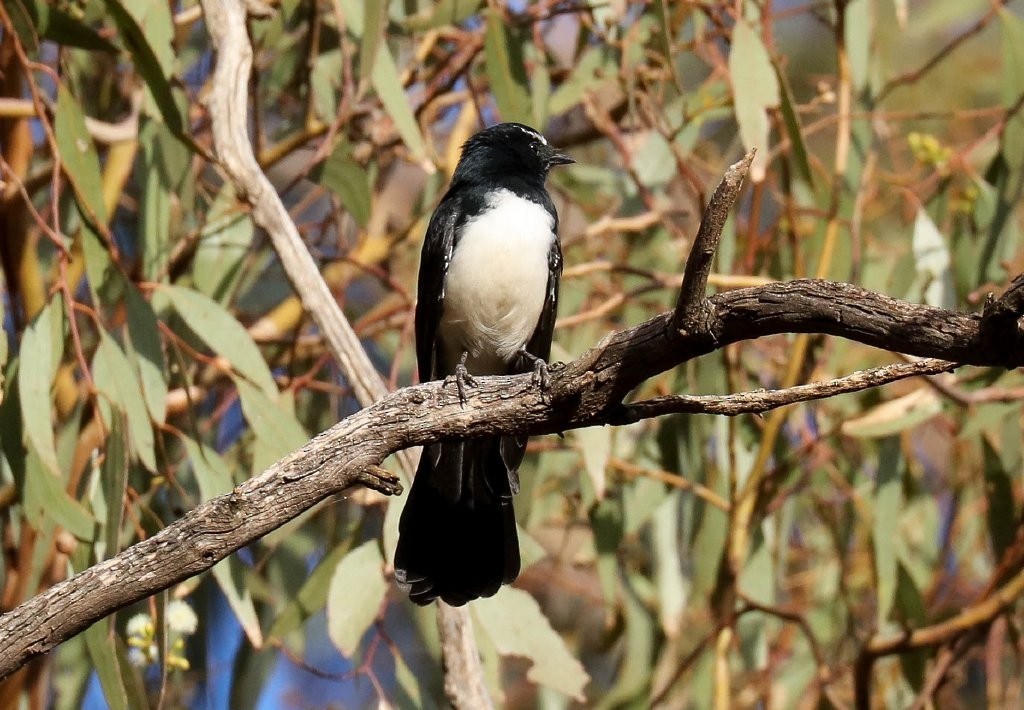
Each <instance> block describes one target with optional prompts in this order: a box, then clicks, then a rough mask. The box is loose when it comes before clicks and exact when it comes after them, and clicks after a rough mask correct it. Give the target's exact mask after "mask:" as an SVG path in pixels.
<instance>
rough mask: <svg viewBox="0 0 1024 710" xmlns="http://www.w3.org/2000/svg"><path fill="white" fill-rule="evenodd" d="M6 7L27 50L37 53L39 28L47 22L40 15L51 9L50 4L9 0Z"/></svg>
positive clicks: (15, 30)
mask: <svg viewBox="0 0 1024 710" xmlns="http://www.w3.org/2000/svg"><path fill="white" fill-rule="evenodd" d="M4 9H5V10H7V13H8V15H9V16H10V18H11V24H12V25H14V33H15V34H16V35H18V39H20V40H21V43H22V44H23V45H24V46H25V50H26V51H28V52H30V53H32V54H35V53H36V52H37V51H38V50H39V28H40V27H41V26H42V25H43V24H45V19H44V18H42V17H40V14H41V13H45V12H46V11H47V10H48V9H49V5H47V4H46V3H39V5H36V4H35V3H33V2H29V3H28V4H26V3H25V2H22V0H7V2H5V3H4Z"/></svg>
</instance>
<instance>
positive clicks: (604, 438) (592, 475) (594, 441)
mask: <svg viewBox="0 0 1024 710" xmlns="http://www.w3.org/2000/svg"><path fill="white" fill-rule="evenodd" d="M573 436H574V438H575V439H576V442H577V446H578V448H579V450H580V453H581V454H582V455H583V469H584V470H585V471H586V473H587V477H588V478H589V479H590V484H591V485H592V486H593V489H594V498H595V499H596V500H603V499H604V493H605V486H606V480H605V471H606V470H607V469H608V459H609V458H611V453H612V430H611V427H604V426H595V427H586V428H583V429H577V430H576V431H575V432H573Z"/></svg>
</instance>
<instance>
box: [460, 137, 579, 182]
mask: <svg viewBox="0 0 1024 710" xmlns="http://www.w3.org/2000/svg"><path fill="white" fill-rule="evenodd" d="M574 162H576V161H574V160H573V159H572V158H570V157H569V156H567V155H565V154H564V153H560V152H558V151H557V150H556V149H554V148H552V147H551V146H550V145H548V142H547V139H545V138H544V136H542V135H541V134H540V132H538V131H536V130H534V129H532V128H530V127H529V126H524V125H523V124H522V123H499V124H498V125H496V126H491V127H490V128H485V129H484V130H482V131H480V132H479V133H477V134H476V135H475V136H473V137H472V138H470V139H469V140H468V141H466V144H465V145H464V146H462V158H461V159H460V160H459V164H458V167H456V168H455V175H454V176H453V182H463V181H467V182H481V181H490V180H492V179H500V178H501V177H502V176H506V177H513V176H514V177H519V178H525V179H528V180H531V181H533V180H539V181H540V182H541V183H543V182H544V179H545V178H546V177H547V175H548V171H549V170H550V169H551V168H552V167H554V166H556V165H565V164H567V163H574Z"/></svg>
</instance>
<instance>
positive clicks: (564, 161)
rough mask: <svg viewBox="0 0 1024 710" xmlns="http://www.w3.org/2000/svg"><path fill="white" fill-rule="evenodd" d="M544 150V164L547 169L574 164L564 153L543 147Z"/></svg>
mask: <svg viewBox="0 0 1024 710" xmlns="http://www.w3.org/2000/svg"><path fill="white" fill-rule="evenodd" d="M544 149H545V150H544V153H545V155H544V156H543V157H544V162H545V163H546V164H547V166H548V167H549V168H550V167H554V166H555V165H569V164H570V163H575V162H576V161H575V160H573V159H572V158H570V157H569V156H568V155H566V154H565V153H559V152H558V151H557V150H555V149H554V148H551V147H548V146H544Z"/></svg>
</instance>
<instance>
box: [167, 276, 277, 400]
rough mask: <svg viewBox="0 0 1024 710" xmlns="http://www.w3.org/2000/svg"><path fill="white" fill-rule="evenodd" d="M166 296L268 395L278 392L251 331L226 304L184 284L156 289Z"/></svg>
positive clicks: (199, 332)
mask: <svg viewBox="0 0 1024 710" xmlns="http://www.w3.org/2000/svg"><path fill="white" fill-rule="evenodd" d="M153 297H154V299H157V300H160V299H162V298H166V299H168V300H169V301H170V303H171V305H172V306H173V307H174V310H175V311H176V312H177V313H178V315H179V316H181V317H182V319H183V320H184V321H185V323H186V324H187V325H188V327H189V328H190V329H191V330H192V332H193V333H195V334H196V335H197V336H198V337H200V338H201V339H202V340H203V341H204V342H205V343H206V344H207V345H209V346H210V348H212V349H213V351H214V352H216V353H217V354H219V355H222V356H224V357H225V358H226V359H227V360H228V362H229V363H231V367H232V368H234V369H235V370H236V371H237V372H239V373H240V374H242V375H243V376H245V377H247V378H248V379H249V380H250V381H251V382H252V383H253V384H255V385H256V386H257V387H259V388H260V389H262V390H263V391H264V393H266V394H267V395H276V394H277V385H276V384H275V383H274V377H273V375H271V373H270V368H269V367H267V363H266V362H264V360H263V356H262V355H261V354H260V350H259V348H258V347H256V343H254V342H253V340H252V338H251V337H249V333H248V332H247V331H246V330H245V328H243V327H242V325H241V324H240V323H239V322H238V321H237V320H235V318H234V317H233V316H232V315H231V314H230V313H228V312H227V311H226V310H224V308H223V307H222V306H221V305H220V304H219V303H217V302H216V301H213V300H212V299H210V298H209V297H208V296H204V295H203V294H201V293H199V292H198V291H193V290H192V289H188V288H184V287H181V286H166V287H164V288H161V289H158V290H157V291H156V292H155V293H154V296H153Z"/></svg>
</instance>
